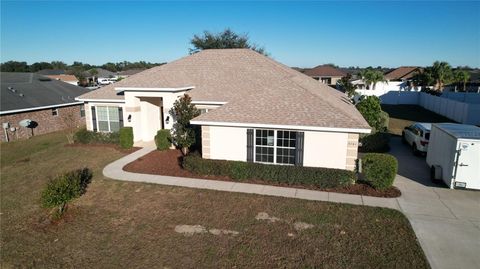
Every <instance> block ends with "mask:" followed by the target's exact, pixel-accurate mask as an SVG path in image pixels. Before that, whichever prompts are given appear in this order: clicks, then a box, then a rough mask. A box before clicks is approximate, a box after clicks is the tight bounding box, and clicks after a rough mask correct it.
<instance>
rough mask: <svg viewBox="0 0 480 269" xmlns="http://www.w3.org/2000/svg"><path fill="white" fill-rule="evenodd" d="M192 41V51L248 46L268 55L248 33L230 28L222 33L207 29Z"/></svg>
mask: <svg viewBox="0 0 480 269" xmlns="http://www.w3.org/2000/svg"><path fill="white" fill-rule="evenodd" d="M190 43H191V44H192V46H193V48H191V49H190V53H196V52H199V51H201V50H206V49H234V48H248V49H252V50H254V51H256V52H258V53H261V54H264V55H267V53H266V52H265V49H264V48H262V47H259V46H258V45H256V44H253V43H250V41H249V37H248V35H246V34H237V33H235V32H233V31H232V30H230V29H229V28H227V29H225V30H224V31H223V32H220V33H212V32H209V31H205V32H203V35H194V36H193V38H192V39H191V40H190Z"/></svg>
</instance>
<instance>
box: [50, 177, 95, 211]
mask: <svg viewBox="0 0 480 269" xmlns="http://www.w3.org/2000/svg"><path fill="white" fill-rule="evenodd" d="M91 179H92V172H91V171H90V169H88V168H83V169H78V170H74V171H70V172H67V173H64V174H62V175H60V176H57V177H56V178H54V179H52V180H50V181H49V182H48V184H47V186H46V188H45V189H44V190H43V192H42V198H41V201H42V206H43V207H45V208H55V207H57V208H58V210H57V211H56V212H55V213H54V216H55V217H58V218H59V217H61V216H62V215H63V213H65V211H66V210H67V206H68V203H69V202H71V201H72V200H73V199H75V198H78V197H80V196H82V195H83V194H84V193H85V192H86V191H87V186H88V184H89V183H90V181H91Z"/></svg>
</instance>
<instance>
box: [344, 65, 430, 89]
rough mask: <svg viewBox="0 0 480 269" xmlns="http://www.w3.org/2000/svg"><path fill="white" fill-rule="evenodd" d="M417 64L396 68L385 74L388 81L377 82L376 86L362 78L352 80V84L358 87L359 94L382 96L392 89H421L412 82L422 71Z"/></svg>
mask: <svg viewBox="0 0 480 269" xmlns="http://www.w3.org/2000/svg"><path fill="white" fill-rule="evenodd" d="M420 70H421V69H420V67H417V66H402V67H399V68H396V69H394V70H392V71H390V72H388V73H386V74H385V75H384V77H385V79H386V80H387V81H386V82H385V81H384V82H377V83H376V84H375V87H373V85H367V84H366V83H365V81H363V80H362V79H355V80H352V84H353V85H355V86H356V87H357V90H356V92H357V93H358V94H359V95H367V96H370V95H375V96H382V95H384V94H387V93H388V92H391V91H419V90H420V87H416V86H415V85H413V83H412V78H413V77H414V76H415V74H417V73H418V72H420Z"/></svg>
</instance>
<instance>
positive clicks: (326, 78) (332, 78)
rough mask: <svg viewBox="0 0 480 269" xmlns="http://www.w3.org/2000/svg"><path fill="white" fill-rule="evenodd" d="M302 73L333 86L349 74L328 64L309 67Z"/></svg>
mask: <svg viewBox="0 0 480 269" xmlns="http://www.w3.org/2000/svg"><path fill="white" fill-rule="evenodd" d="M302 73H304V74H305V75H307V76H310V77H312V78H314V79H316V80H318V81H321V82H322V83H324V84H327V85H329V86H332V87H335V86H336V85H337V82H338V81H339V80H340V79H342V77H344V76H346V75H347V73H345V72H344V71H342V70H340V69H338V68H335V67H333V66H331V65H328V64H327V65H319V66H317V67H314V68H312V69H307V70H305V71H304V72H302Z"/></svg>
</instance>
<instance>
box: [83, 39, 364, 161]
mask: <svg viewBox="0 0 480 269" xmlns="http://www.w3.org/2000/svg"><path fill="white" fill-rule="evenodd" d="M184 94H188V95H189V96H191V98H192V103H193V104H194V105H196V107H197V108H198V109H200V110H201V111H202V113H203V114H201V115H200V116H198V117H196V118H194V119H193V120H192V121H191V124H194V125H198V126H200V127H201V143H202V157H203V158H207V159H222V160H235V161H248V162H261V163H271V164H295V165H300V166H312V167H330V168H338V169H349V170H353V169H354V168H355V161H356V159H357V148H358V139H359V134H360V133H369V132H370V126H369V125H368V124H367V122H366V121H365V120H364V118H363V117H362V115H361V114H360V113H359V112H358V111H357V109H356V108H355V107H354V106H353V105H352V104H351V103H350V102H349V100H348V99H347V98H346V96H345V95H344V94H343V93H341V92H339V91H337V90H335V89H333V88H331V87H329V86H327V85H325V84H323V83H318V81H316V80H314V79H312V78H310V77H308V76H306V75H304V74H302V73H300V72H297V71H295V70H293V69H291V68H289V67H288V66H285V65H283V64H281V63H278V62H276V61H274V60H272V59H271V58H268V57H266V56H264V55H261V54H259V53H257V52H255V51H253V50H249V49H211V50H204V51H201V52H198V53H195V54H193V55H190V56H187V57H184V58H181V59H179V60H176V61H173V62H170V63H168V64H165V65H161V66H157V67H154V68H151V69H148V70H145V71H143V72H141V73H138V74H136V75H135V76H131V77H128V78H126V79H123V80H121V81H119V82H117V83H115V84H112V85H108V86H105V87H102V88H100V89H98V90H95V91H92V92H90V93H87V94H84V95H82V96H80V97H78V98H77V100H79V101H84V102H85V107H86V112H87V113H86V124H87V128H88V129H89V130H92V131H100V132H112V131H118V130H119V127H120V126H131V127H133V135H134V141H135V142H140V141H152V140H153V139H154V136H155V134H156V133H157V130H159V129H171V128H172V125H173V122H174V118H173V117H172V115H170V113H169V110H170V109H171V108H172V106H173V103H174V101H175V100H177V98H179V97H180V96H182V95H184Z"/></svg>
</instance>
